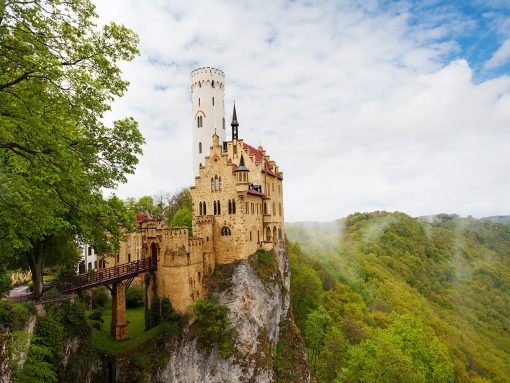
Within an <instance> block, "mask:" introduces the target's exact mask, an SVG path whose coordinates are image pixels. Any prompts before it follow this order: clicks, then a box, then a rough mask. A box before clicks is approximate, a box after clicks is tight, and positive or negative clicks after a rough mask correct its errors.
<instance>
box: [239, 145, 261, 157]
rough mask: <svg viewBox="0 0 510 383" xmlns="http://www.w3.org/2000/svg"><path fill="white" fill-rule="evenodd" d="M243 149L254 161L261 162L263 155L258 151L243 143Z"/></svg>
mask: <svg viewBox="0 0 510 383" xmlns="http://www.w3.org/2000/svg"><path fill="white" fill-rule="evenodd" d="M243 148H244V149H245V150H247V151H248V153H249V154H250V156H255V160H256V161H262V159H263V158H264V155H263V154H262V152H261V151H260V150H258V149H255V148H254V147H253V146H251V145H248V144H245V143H243Z"/></svg>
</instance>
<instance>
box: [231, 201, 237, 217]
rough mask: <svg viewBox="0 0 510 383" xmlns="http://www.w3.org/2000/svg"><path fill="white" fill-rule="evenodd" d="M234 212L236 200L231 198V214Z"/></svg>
mask: <svg viewBox="0 0 510 383" xmlns="http://www.w3.org/2000/svg"><path fill="white" fill-rule="evenodd" d="M235 213H236V200H235V199H233V200H232V214H235Z"/></svg>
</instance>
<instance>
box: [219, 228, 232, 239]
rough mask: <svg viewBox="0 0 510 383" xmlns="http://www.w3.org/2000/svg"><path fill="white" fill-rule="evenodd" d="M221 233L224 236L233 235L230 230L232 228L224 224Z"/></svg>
mask: <svg viewBox="0 0 510 383" xmlns="http://www.w3.org/2000/svg"><path fill="white" fill-rule="evenodd" d="M221 235H222V236H223V237H228V236H229V235H232V233H231V232H230V229H229V228H228V227H226V226H223V227H222V228H221Z"/></svg>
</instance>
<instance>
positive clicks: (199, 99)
mask: <svg viewBox="0 0 510 383" xmlns="http://www.w3.org/2000/svg"><path fill="white" fill-rule="evenodd" d="M198 106H200V97H199V98H198Z"/></svg>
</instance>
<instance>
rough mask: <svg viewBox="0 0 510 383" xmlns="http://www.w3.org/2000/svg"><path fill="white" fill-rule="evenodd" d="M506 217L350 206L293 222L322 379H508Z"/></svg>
mask: <svg viewBox="0 0 510 383" xmlns="http://www.w3.org/2000/svg"><path fill="white" fill-rule="evenodd" d="M506 218H507V217H504V216H498V217H496V218H495V217H490V218H487V219H474V218H471V217H469V218H461V217H459V216H457V215H448V214H440V215H437V216H429V217H420V218H412V217H410V216H408V215H406V214H403V213H398V212H396V213H388V212H373V213H355V214H352V215H350V216H348V217H346V218H343V219H340V220H337V221H333V222H327V223H318V222H306V223H288V224H286V235H287V240H288V243H287V250H288V252H289V258H290V265H291V271H292V279H291V301H292V305H293V310H294V317H295V322H296V325H297V326H298V328H299V329H300V330H301V333H302V334H303V338H304V340H305V344H306V347H307V352H308V359H309V363H310V366H311V369H312V373H313V375H314V376H315V378H316V379H318V381H320V382H374V383H375V382H378V383H380V382H397V381H399V382H404V381H405V382H510V294H509V293H510V225H508V224H503V223H499V222H505V219H506Z"/></svg>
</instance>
